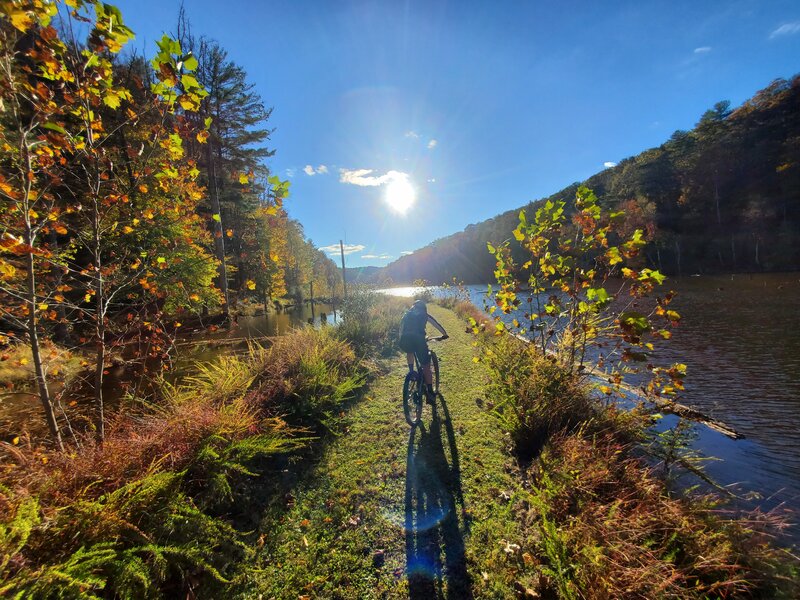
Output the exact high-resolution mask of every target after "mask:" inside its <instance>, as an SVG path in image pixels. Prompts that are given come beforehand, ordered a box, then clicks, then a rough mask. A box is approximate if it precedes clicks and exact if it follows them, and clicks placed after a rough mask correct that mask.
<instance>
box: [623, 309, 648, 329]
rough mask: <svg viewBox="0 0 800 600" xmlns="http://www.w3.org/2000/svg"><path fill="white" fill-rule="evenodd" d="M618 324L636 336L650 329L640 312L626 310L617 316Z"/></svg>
mask: <svg viewBox="0 0 800 600" xmlns="http://www.w3.org/2000/svg"><path fill="white" fill-rule="evenodd" d="M619 322H620V324H621V325H622V326H623V327H624V328H629V329H631V330H633V331H634V333H636V334H637V335H640V334H642V333H644V332H645V331H647V330H649V329H650V321H649V320H648V318H647V317H646V316H645V315H643V314H642V313H640V312H636V311H633V310H627V311H625V312H623V313H621V314H620V315H619Z"/></svg>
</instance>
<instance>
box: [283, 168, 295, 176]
mask: <svg viewBox="0 0 800 600" xmlns="http://www.w3.org/2000/svg"><path fill="white" fill-rule="evenodd" d="M295 173H297V169H286V176H287V177H294V175H295Z"/></svg>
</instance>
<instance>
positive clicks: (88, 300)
mask: <svg viewBox="0 0 800 600" xmlns="http://www.w3.org/2000/svg"><path fill="white" fill-rule="evenodd" d="M91 300H92V295H91V294H86V295H85V296H84V297H83V301H84V302H91Z"/></svg>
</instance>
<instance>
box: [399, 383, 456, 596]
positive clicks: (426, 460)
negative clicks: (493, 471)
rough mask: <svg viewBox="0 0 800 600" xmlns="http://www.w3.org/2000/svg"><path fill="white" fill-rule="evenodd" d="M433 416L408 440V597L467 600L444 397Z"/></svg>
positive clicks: (452, 440)
mask: <svg viewBox="0 0 800 600" xmlns="http://www.w3.org/2000/svg"><path fill="white" fill-rule="evenodd" d="M439 405H440V407H441V413H442V414H441V415H440V414H439V410H438V409H439ZM432 413H433V414H432V419H431V423H430V426H429V427H428V428H427V429H426V428H425V426H424V425H419V426H418V427H415V428H413V429H412V430H411V433H410V434H409V438H408V453H407V457H406V463H407V466H406V498H405V530H406V565H407V569H408V585H409V597H410V598H411V599H412V600H423V599H425V600H427V599H430V598H458V599H462V598H472V592H471V585H470V580H469V575H468V573H467V563H466V558H465V556H464V531H465V529H466V527H467V522H466V520H465V519H464V498H463V494H462V491H461V471H460V467H459V461H458V450H457V448H456V443H455V433H454V432H453V425H452V423H451V421H450V413H449V412H448V410H447V402H446V401H445V399H444V397H443V396H441V395H440V396H438V398H437V403H436V406H433V407H432ZM443 436H444V437H445V438H446V439H444V440H443V439H442V438H443ZM447 454H449V455H450V458H449V461H448V456H447ZM459 514H460V515H461V517H462V522H463V523H464V524H463V526H462V525H461V524H460V522H459ZM445 583H446V586H445Z"/></svg>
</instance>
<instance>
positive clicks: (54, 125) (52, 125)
mask: <svg viewBox="0 0 800 600" xmlns="http://www.w3.org/2000/svg"><path fill="white" fill-rule="evenodd" d="M42 129H49V130H51V131H55V132H57V133H60V134H62V135H67V130H66V129H64V128H63V127H62V126H61V125H58V124H57V123H45V124H44V125H42Z"/></svg>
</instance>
